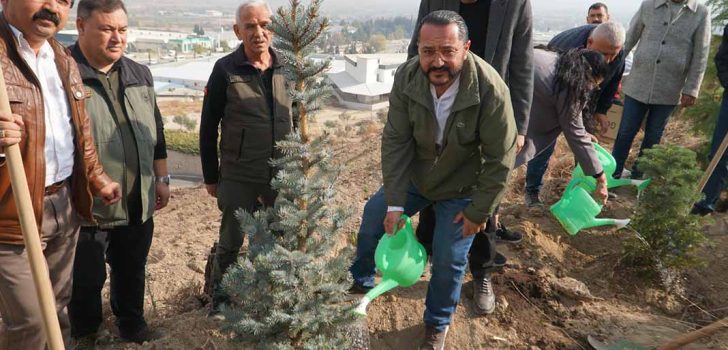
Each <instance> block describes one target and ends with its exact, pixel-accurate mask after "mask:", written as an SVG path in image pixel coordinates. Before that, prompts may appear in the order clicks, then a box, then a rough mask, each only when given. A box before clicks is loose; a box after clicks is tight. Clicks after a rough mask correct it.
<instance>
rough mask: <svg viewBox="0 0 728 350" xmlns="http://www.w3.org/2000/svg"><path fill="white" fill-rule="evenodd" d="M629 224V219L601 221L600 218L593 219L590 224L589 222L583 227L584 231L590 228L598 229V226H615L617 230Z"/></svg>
mask: <svg viewBox="0 0 728 350" xmlns="http://www.w3.org/2000/svg"><path fill="white" fill-rule="evenodd" d="M628 224H629V219H602V218H595V219H594V220H592V221H591V222H589V223H588V224H587V225H586V226H584V228H585V229H587V228H592V227H599V226H609V225H615V226H617V229H620V228H623V227H625V226H627V225H628Z"/></svg>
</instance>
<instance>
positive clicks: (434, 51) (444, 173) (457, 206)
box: [350, 11, 517, 349]
mask: <svg viewBox="0 0 728 350" xmlns="http://www.w3.org/2000/svg"><path fill="white" fill-rule="evenodd" d="M418 47H419V48H418V51H419V56H417V57H414V58H412V59H411V60H409V61H408V62H407V63H405V64H404V65H402V66H401V67H400V68H399V70H398V71H397V75H396V77H395V81H394V86H393V88H392V92H391V94H390V99H389V102H390V107H389V116H388V120H387V124H386V126H385V129H384V134H383V136H382V173H383V177H384V187H383V188H381V189H380V190H379V191H378V192H377V193H376V194H374V196H372V198H371V199H369V201H368V202H367V204H366V207H365V208H364V214H363V218H362V224H361V227H360V229H359V236H358V239H357V255H356V259H355V261H354V263H353V265H352V267H351V269H350V270H351V273H352V275H353V277H354V283H355V284H354V286H353V287H352V291H353V292H363V291H365V290H368V289H370V288H372V287H373V285H374V274H375V266H374V251H375V249H376V245H377V242H378V241H379V239H380V238H381V236H382V235H383V234H384V232H387V233H388V234H391V233H392V232H393V231H394V229H395V226H397V224H398V221H399V220H400V216H401V215H402V214H406V215H409V216H412V215H414V214H416V213H417V212H419V211H420V210H421V209H423V208H424V207H426V206H427V205H430V204H432V205H434V208H435V213H436V217H437V224H436V227H435V236H434V241H433V254H432V278H431V279H430V285H429V290H428V293H427V300H426V303H425V304H426V310H425V325H426V336H425V341H424V342H423V344H422V347H421V348H422V349H441V348H442V346H443V344H444V340H445V335H446V332H447V329H448V326H449V324H450V317H451V315H452V313H453V312H454V311H455V307H456V305H457V303H458V300H459V298H460V288H461V283H462V278H463V275H464V273H465V265H466V263H467V254H468V250H469V248H470V244H471V243H472V241H473V234H475V233H476V232H478V231H479V230H481V229H482V227H483V226H484V223H485V221H486V220H487V218H488V216H489V215H490V214H491V213H492V212H493V210H494V209H495V207H496V205H497V204H498V202H499V201H500V198H501V197H502V195H503V192H504V190H505V187H506V181H507V178H508V174H509V172H510V170H511V168H512V166H513V163H514V159H515V153H516V152H515V151H516V135H517V131H516V125H515V119H514V118H513V109H512V107H511V102H510V95H509V92H508V88H507V87H506V84H505V83H504V82H503V80H502V79H501V78H500V76H499V75H498V73H497V72H496V71H495V70H494V69H493V68H492V67H491V66H489V65H488V64H487V63H486V62H485V61H483V60H482V59H480V58H479V57H477V56H476V55H474V54H472V53H470V52H469V51H468V49H469V47H470V41H469V40H468V34H467V28H466V26H465V22H464V20H463V19H462V17H460V15H458V14H457V13H456V12H453V11H435V12H432V13H430V14H429V15H427V16H425V18H424V19H423V20H422V24H421V28H420V36H419V45H418Z"/></svg>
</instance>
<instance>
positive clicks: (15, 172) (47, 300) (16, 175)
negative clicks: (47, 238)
mask: <svg viewBox="0 0 728 350" xmlns="http://www.w3.org/2000/svg"><path fill="white" fill-rule="evenodd" d="M0 111H2V112H4V113H12V112H11V110H10V103H9V102H8V92H7V89H6V87H5V78H4V77H3V74H2V67H0ZM4 152H5V157H6V158H7V167H8V172H9V173H10V186H11V188H12V191H13V198H14V199H15V206H16V207H17V208H18V217H19V218H20V229H21V230H22V231H23V240H24V241H25V249H26V251H27V253H28V261H29V263H30V271H31V273H32V274H33V282H35V290H36V294H37V296H38V302H40V311H41V313H42V316H43V331H44V332H45V336H46V342H47V344H48V347H49V349H50V350H64V345H63V336H62V335H61V327H60V325H59V323H58V314H57V313H56V299H55V296H54V295H53V288H52V287H51V280H50V277H49V275H48V268H47V267H46V262H45V257H44V256H43V249H42V248H41V245H40V235H39V234H38V225H37V224H36V221H35V215H34V214H33V205H32V202H31V199H30V190H29V189H28V179H27V178H26V177H25V169H24V168H23V157H22V155H21V154H20V147H19V146H18V145H17V144H16V145H12V146H8V147H5V148H4Z"/></svg>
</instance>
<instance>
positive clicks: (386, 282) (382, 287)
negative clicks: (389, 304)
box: [353, 279, 399, 316]
mask: <svg viewBox="0 0 728 350" xmlns="http://www.w3.org/2000/svg"><path fill="white" fill-rule="evenodd" d="M398 286H399V283H397V281H395V280H392V279H382V282H380V283H379V284H378V285H377V286H376V287H374V288H372V290H370V291H369V292H368V293H367V294H366V295H365V296H364V297H363V298H361V301H360V302H359V305H357V307H356V309H354V311H353V312H354V314H356V315H359V316H366V314H367V306H368V305H369V303H370V302H371V301H372V300H374V298H376V297H378V296H380V295H382V294H384V293H386V292H388V291H389V290H391V289H393V288H396V287H398Z"/></svg>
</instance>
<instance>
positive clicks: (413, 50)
mask: <svg viewBox="0 0 728 350" xmlns="http://www.w3.org/2000/svg"><path fill="white" fill-rule="evenodd" d="M429 5H430V0H420V10H419V12H417V22H415V30H414V32H412V39H410V44H409V46H408V47H407V60H408V61H409V59H410V58H412V57H415V56H417V37H418V36H419V34H420V21H422V18H424V17H425V16H427V14H429V13H430V6H429Z"/></svg>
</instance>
